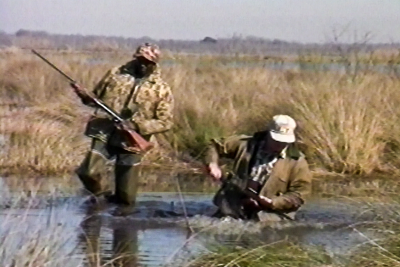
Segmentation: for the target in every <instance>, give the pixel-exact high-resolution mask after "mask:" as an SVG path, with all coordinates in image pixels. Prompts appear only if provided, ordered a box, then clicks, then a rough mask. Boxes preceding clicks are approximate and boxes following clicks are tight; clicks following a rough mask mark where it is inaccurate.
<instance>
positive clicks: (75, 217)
mask: <svg viewBox="0 0 400 267" xmlns="http://www.w3.org/2000/svg"><path fill="white" fill-rule="evenodd" d="M1 190H2V194H1V197H0V200H1V201H0V203H1V209H0V222H1V223H0V236H3V237H4V236H7V238H6V239H4V240H3V245H4V246H6V247H7V251H6V253H5V256H4V255H3V256H1V257H0V259H1V260H2V261H3V262H2V263H1V266H4V265H7V264H9V261H11V260H12V259H11V258H12V257H13V255H12V254H15V253H17V252H18V253H23V249H21V247H24V245H26V244H28V243H31V242H33V241H32V240H36V241H34V243H35V247H36V248H38V247H40V246H44V247H46V246H47V247H48V248H47V250H48V251H50V252H48V255H50V256H49V257H50V259H51V260H50V261H54V264H52V266H99V265H106V264H111V263H118V264H121V265H117V266H166V265H168V266H181V265H183V264H184V263H186V262H188V261H189V260H191V259H192V258H193V257H196V256H199V255H201V254H202V253H208V252H209V250H210V249H211V248H213V247H215V246H219V245H224V246H243V247H246V246H251V245H252V244H257V243H266V242H277V241H279V240H283V239H289V240H293V241H295V242H298V243H299V244H302V245H318V246H320V247H322V248H324V249H325V250H326V251H327V252H328V254H331V255H332V256H335V255H336V256H337V258H340V257H342V256H346V255H347V254H349V253H351V252H352V250H353V249H354V248H355V247H356V246H357V245H359V244H361V243H365V242H367V241H368V238H373V233H370V232H368V230H366V229H364V228H363V226H362V224H363V223H365V222H367V221H373V220H374V217H375V214H374V213H372V212H369V209H370V206H369V205H368V204H367V203H364V202H360V201H356V200H354V199H335V198H329V199H322V198H318V199H311V200H310V201H309V202H308V203H307V204H306V205H305V206H304V208H303V209H302V210H301V211H300V212H299V216H298V220H297V221H296V222H269V223H268V222H266V223H249V222H241V221H235V220H224V221H220V220H217V219H213V218H211V217H210V215H211V214H212V213H213V212H214V211H215V207H214V206H213V205H212V203H211V197H212V195H210V194H203V193H186V194H183V198H180V197H179V195H178V194H177V193H165V192H164V193H163V192H160V193H158V192H149V193H141V194H140V195H139V198H138V204H137V209H136V210H135V213H134V214H132V215H129V216H127V217H114V216H112V215H111V213H112V211H113V209H114V208H115V207H114V206H112V205H86V204H85V200H86V198H87V197H85V196H82V195H81V194H79V193H78V191H76V192H74V191H73V190H72V191H71V192H68V193H67V194H65V195H63V194H60V193H53V194H52V195H51V196H48V195H46V194H44V195H42V194H38V193H32V192H31V193H29V194H26V193H24V194H21V193H19V192H15V190H10V189H8V188H7V184H6V183H3V184H1ZM185 213H186V214H187V216H188V219H187V220H186V219H185V218H186V217H185V216H184V214H185ZM188 225H190V228H192V230H193V231H194V232H192V231H191V230H189V228H188ZM21 251H22V252H21Z"/></svg>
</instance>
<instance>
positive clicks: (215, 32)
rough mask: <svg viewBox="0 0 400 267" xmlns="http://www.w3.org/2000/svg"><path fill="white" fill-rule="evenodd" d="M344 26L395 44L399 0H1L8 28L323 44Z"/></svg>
mask: <svg viewBox="0 0 400 267" xmlns="http://www.w3.org/2000/svg"><path fill="white" fill-rule="evenodd" d="M347 24H349V25H350V28H351V30H350V31H348V32H354V31H357V32H359V33H365V32H367V31H368V32H372V33H373V35H374V38H373V42H392V41H396V42H400V28H399V26H400V0H0V30H2V31H5V32H8V33H14V32H15V31H17V30H19V29H28V30H44V31H47V32H49V33H66V34H84V35H85V34H95V35H109V36H124V37H142V36H149V37H152V38H155V39H195V40H197V39H202V38H203V37H205V36H211V37H217V38H223V37H231V36H232V35H234V34H236V35H239V34H240V35H242V36H250V35H252V36H259V37H265V38H270V39H275V38H276V39H283V40H287V41H300V42H325V41H327V40H329V39H331V37H332V28H336V29H340V28H342V27H343V26H345V25H347ZM349 36H350V34H348V35H347V37H346V38H347V39H349V38H350V37H349ZM344 41H349V40H344ZM350 41H351V40H350Z"/></svg>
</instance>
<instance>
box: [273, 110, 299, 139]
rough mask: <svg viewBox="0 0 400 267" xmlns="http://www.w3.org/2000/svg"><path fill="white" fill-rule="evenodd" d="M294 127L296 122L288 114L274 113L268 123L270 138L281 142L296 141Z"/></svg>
mask: <svg viewBox="0 0 400 267" xmlns="http://www.w3.org/2000/svg"><path fill="white" fill-rule="evenodd" d="M295 128H296V122H295V121H294V119H293V118H292V117H290V116H288V115H275V116H274V117H273V118H272V120H271V122H270V123H269V125H268V130H269V132H270V134H271V137H272V139H274V140H276V141H278V142H282V143H293V142H294V141H296V136H295V134H294V129H295Z"/></svg>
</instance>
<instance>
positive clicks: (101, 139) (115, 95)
mask: <svg viewBox="0 0 400 267" xmlns="http://www.w3.org/2000/svg"><path fill="white" fill-rule="evenodd" d="M159 58H160V50H159V48H158V46H156V45H154V44H149V43H146V44H143V45H141V46H139V47H138V48H137V50H136V52H135V53H134V55H133V60H131V61H129V62H127V63H126V64H124V65H122V66H119V67H114V68H112V69H111V70H109V71H108V72H107V73H106V74H105V76H104V77H103V78H102V79H101V80H100V82H99V83H98V84H97V85H96V86H95V88H94V90H93V94H94V95H95V96H96V97H97V98H99V99H100V100H102V101H103V102H104V103H105V104H106V105H108V106H109V107H110V108H112V109H113V110H115V111H116V112H119V114H120V116H121V117H122V118H123V119H124V120H125V122H126V124H125V125H128V126H129V127H130V128H132V129H133V130H135V131H137V132H138V133H139V134H140V135H142V136H143V137H144V138H145V139H146V140H150V138H151V136H152V135H154V134H158V133H162V132H165V131H168V130H169V129H171V127H172V125H173V122H172V119H173V114H172V111H173V107H174V99H173V95H172V92H171V89H170V87H169V86H168V84H167V83H165V82H164V81H163V80H162V79H161V76H160V68H159V65H158V61H159ZM76 93H77V94H78V96H80V97H81V99H82V102H83V103H84V104H86V105H88V106H94V105H93V103H91V101H90V99H88V97H86V95H85V93H84V92H83V91H81V90H79V88H78V89H76ZM85 135H86V136H88V137H91V138H92V144H91V149H90V151H89V152H88V153H87V154H86V157H85V159H84V160H83V162H82V163H81V165H80V166H79V168H77V170H76V173H77V174H78V177H79V178H80V180H81V181H82V183H83V185H84V187H85V188H86V189H87V190H88V191H89V192H91V193H92V194H93V196H94V197H95V198H94V200H96V201H97V197H101V196H105V197H106V199H108V200H109V201H110V202H113V203H117V204H120V208H119V209H117V210H116V213H115V214H116V215H119V214H120V215H123V214H126V213H128V212H130V211H131V210H132V208H133V207H134V205H135V200H136V193H137V190H138V181H139V177H138V174H139V168H140V162H141V159H142V155H141V154H138V153H135V152H131V151H129V150H128V149H127V140H126V139H125V136H124V135H123V134H122V133H121V130H120V129H119V128H117V127H116V125H115V124H114V122H113V121H112V119H111V118H110V117H109V116H108V115H107V114H105V113H104V112H103V111H102V110H100V109H96V110H95V112H94V114H93V116H92V118H91V119H90V121H89V122H88V124H87V126H86V131H85ZM112 159H115V165H114V175H115V192H114V194H112V191H111V189H110V187H109V183H108V181H107V179H106V177H104V173H105V171H106V164H107V163H108V162H109V161H110V160H112Z"/></svg>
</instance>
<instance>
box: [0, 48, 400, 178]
mask: <svg viewBox="0 0 400 267" xmlns="http://www.w3.org/2000/svg"><path fill="white" fill-rule="evenodd" d="M44 55H45V56H47V57H48V59H49V60H51V61H52V62H53V63H54V64H56V65H57V66H58V67H60V68H61V69H62V70H63V71H65V72H66V73H67V74H68V75H70V76H71V77H73V78H75V79H76V80H77V81H79V82H81V83H82V84H83V85H85V86H86V87H88V88H92V87H93V85H94V84H95V83H96V82H97V81H98V80H99V79H100V78H101V76H102V75H103V74H104V72H105V71H106V70H107V69H108V68H110V67H111V66H114V65H118V64H122V63H125V61H127V60H129V57H127V58H126V60H123V57H122V56H121V55H119V56H117V55H115V56H112V57H107V58H105V59H106V61H104V58H103V61H100V63H98V64H88V63H87V61H88V60H97V59H102V58H101V57H100V56H101V55H95V54H93V55H89V54H87V55H83V54H79V53H63V54H61V53H60V54H58V55H55V54H46V53H44ZM1 57H2V59H3V60H2V63H1V64H0V75H1V77H2V78H1V79H0V87H1V91H0V99H1V103H2V104H3V105H2V106H0V109H1V115H0V116H1V117H0V125H1V132H2V133H3V134H5V135H6V136H7V137H8V138H9V140H10V142H9V144H8V149H7V151H6V154H7V158H3V159H1V163H0V164H1V166H2V168H3V169H7V170H13V172H16V171H18V170H19V169H24V170H25V169H32V170H36V171H37V172H40V173H45V174H49V173H56V172H69V171H70V170H72V169H73V168H74V167H75V166H76V165H77V164H78V163H79V161H80V160H81V159H82V157H83V154H84V151H85V150H86V149H87V142H88V140H87V139H86V138H84V137H83V136H82V131H83V127H84V124H85V119H86V116H87V115H88V114H89V113H90V109H88V108H86V107H84V106H83V105H82V104H80V103H79V99H78V98H77V97H76V96H75V95H74V94H73V93H72V92H71V90H69V88H68V83H67V82H66V81H65V80H63V78H62V77H61V76H60V75H59V74H58V73H57V72H55V71H54V70H52V69H51V68H50V67H49V66H47V65H46V64H45V63H44V62H42V61H41V60H40V59H38V58H35V57H34V56H33V55H30V54H27V53H22V52H20V53H14V54H13V55H12V56H7V54H3V55H1ZM162 71H163V72H162V73H163V74H162V75H163V77H164V78H165V80H166V81H167V82H168V83H169V84H170V85H171V87H172V88H173V92H174V95H175V99H176V108H175V127H174V129H173V130H172V131H171V132H170V133H168V134H167V135H166V141H167V142H168V143H170V144H171V145H172V147H171V148H172V150H173V151H172V152H174V154H175V155H177V154H178V155H181V156H185V158H188V156H189V158H192V159H193V158H195V159H199V158H200V156H201V153H202V152H203V151H204V148H205V146H206V144H207V143H208V141H209V139H210V138H213V137H219V136H223V135H230V134H235V133H247V134H251V133H252V132H254V131H256V130H262V129H264V127H265V125H266V122H267V120H268V119H269V118H270V117H271V116H272V115H274V114H276V113H286V114H289V115H291V116H293V117H294V118H295V119H296V120H297V122H298V124H299V141H300V144H301V147H302V149H303V150H304V152H305V153H306V155H307V157H308V159H309V161H310V163H311V165H312V168H313V170H321V171H324V172H334V173H345V174H362V175H364V174H372V173H375V172H383V173H394V172H396V170H397V168H398V167H399V157H398V155H399V153H398V152H399V148H400V137H399V136H400V135H399V134H398V133H400V128H399V127H400V126H399V125H398V124H397V123H395V122H396V119H395V118H396V117H397V115H400V108H399V107H400V105H399V104H400V101H399V100H398V97H396V96H397V90H398V88H399V85H400V81H399V80H398V79H395V78H393V77H392V76H390V75H386V74H382V73H376V72H363V73H361V72H360V73H359V74H357V75H354V74H351V75H347V74H343V73H338V72H333V71H332V72H321V71H318V68H316V70H315V71H312V72H308V71H301V70H299V71H274V70H269V69H266V68H263V67H262V66H259V65H251V64H247V63H246V62H244V63H243V64H240V62H238V64H231V62H230V63H227V62H226V60H218V58H217V57H216V58H215V60H214V61H212V60H210V58H209V56H206V57H205V58H204V59H203V58H202V57H190V60H188V59H185V58H180V59H179V61H175V63H174V64H171V62H170V61H168V62H166V63H165V65H163V68H162ZM158 157H159V155H158ZM161 158H162V157H161ZM27 166H29V167H27Z"/></svg>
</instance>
